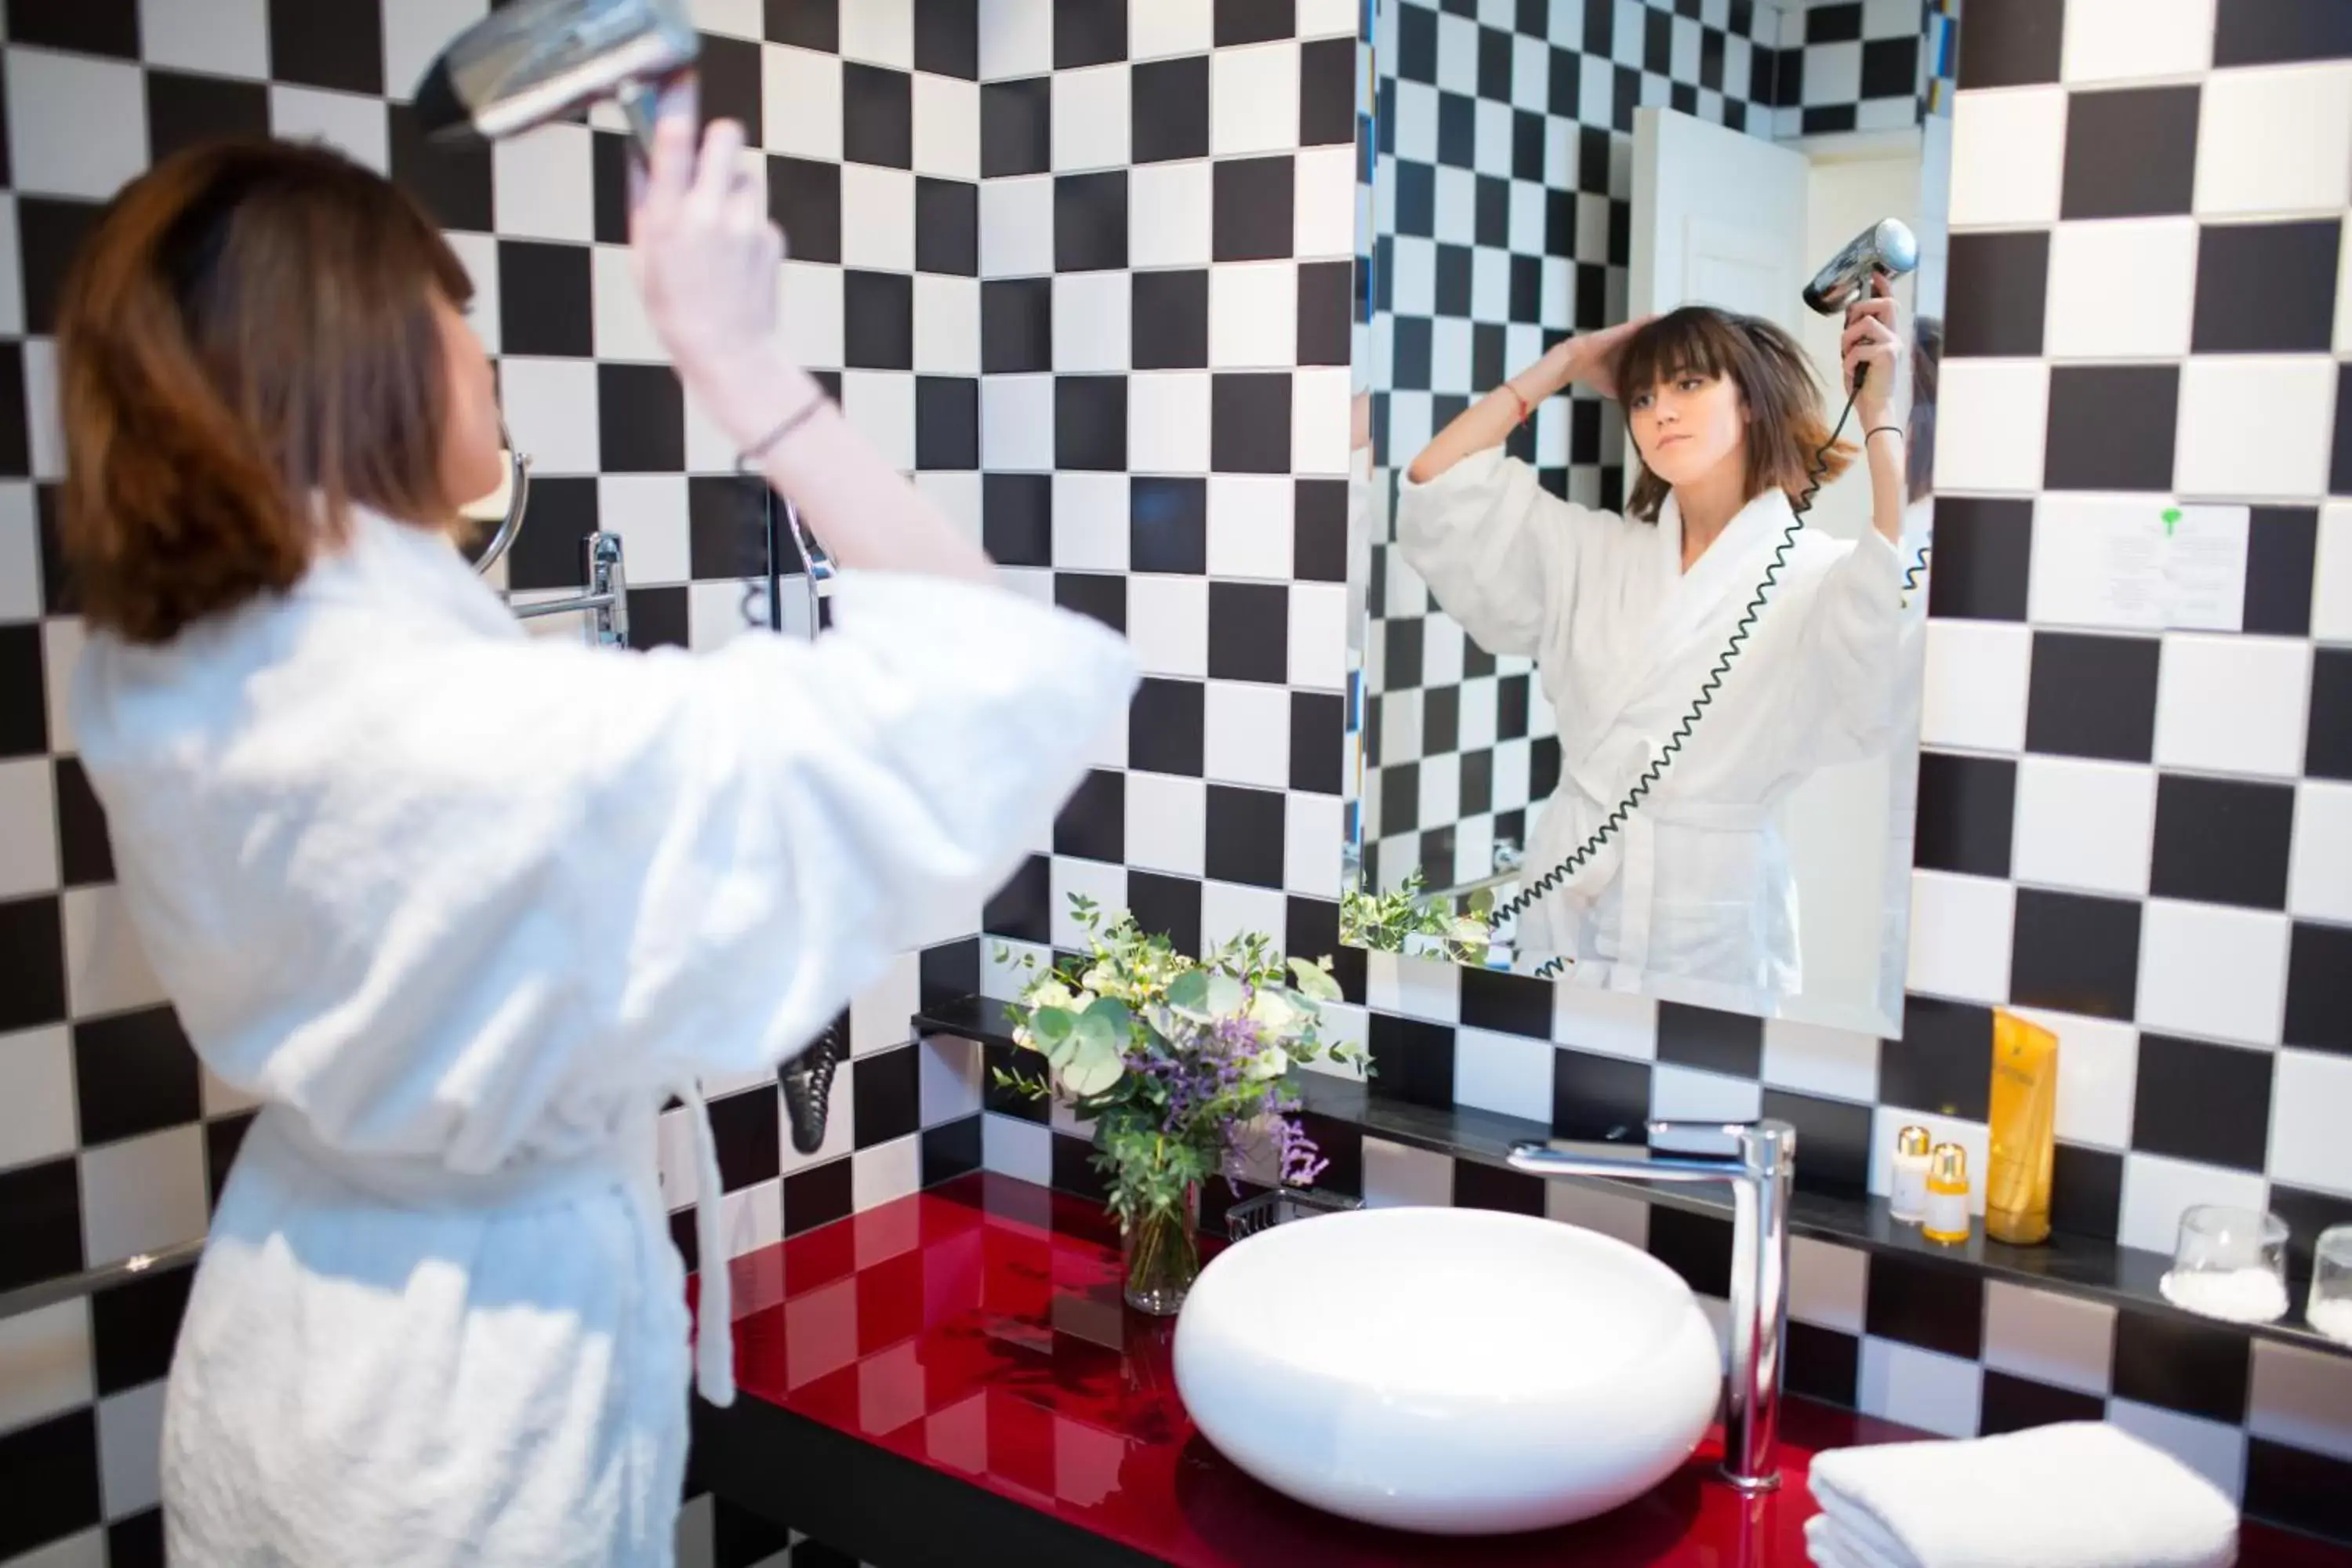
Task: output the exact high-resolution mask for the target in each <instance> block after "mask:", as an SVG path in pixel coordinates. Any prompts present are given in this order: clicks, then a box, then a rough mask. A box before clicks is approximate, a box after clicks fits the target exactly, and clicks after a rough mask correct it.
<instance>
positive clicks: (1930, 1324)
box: [1863, 1253, 1984, 1361]
mask: <svg viewBox="0 0 2352 1568" xmlns="http://www.w3.org/2000/svg"><path fill="white" fill-rule="evenodd" d="M1869 1275H1870V1283H1869V1294H1868V1296H1867V1297H1866V1299H1865V1305H1864V1314H1863V1326H1864V1329H1865V1330H1866V1331H1868V1332H1869V1333H1871V1334H1873V1335H1875V1336H1877V1337H1878V1338H1881V1339H1890V1340H1900V1341H1902V1342H1904V1343H1906V1344H1913V1345H1918V1346H1920V1347H1921V1348H1922V1349H1925V1350H1931V1351H1940V1352H1943V1353H1944V1354H1946V1355H1950V1356H1958V1357H1959V1358H1961V1359H1962V1360H1964V1361H1974V1360H1976V1359H1977V1357H1978V1356H1979V1354H1981V1353H1982V1352H1983V1349H1984V1292H1983V1291H1982V1290H1981V1289H1977V1287H1976V1283H1975V1281H1973V1280H1969V1279H1956V1278H1955V1277H1954V1276H1953V1274H1952V1272H1951V1271H1950V1270H1949V1269H1948V1268H1942V1267H1940V1266H1938V1265H1936V1264H1932V1263H1921V1262H1918V1261H1916V1260H1914V1259H1912V1258H1903V1257H1898V1256H1895V1255H1893V1254H1889V1253H1880V1254H1879V1255H1878V1256H1876V1257H1874V1258H1872V1259H1871V1260H1870V1271H1869Z"/></svg>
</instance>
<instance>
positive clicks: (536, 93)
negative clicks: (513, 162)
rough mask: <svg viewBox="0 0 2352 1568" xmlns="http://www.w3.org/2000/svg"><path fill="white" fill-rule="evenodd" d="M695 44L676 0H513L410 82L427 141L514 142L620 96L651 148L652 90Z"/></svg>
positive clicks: (686, 61) (686, 63)
mask: <svg viewBox="0 0 2352 1568" xmlns="http://www.w3.org/2000/svg"><path fill="white" fill-rule="evenodd" d="M700 52H701V40H700V38H699V37H698V36H697V35H696V33H695V30H694V24H693V22H692V21H690V20H689V19H688V17H687V16H686V13H685V11H684V10H683V8H682V7H681V6H680V5H678V3H677V0H515V3H514V4H512V5H507V6H505V7H504V8H503V9H500V10H496V11H493V12H491V13H490V14H489V15H488V16H485V17H483V18H482V19H481V20H480V21H478V22H477V23H475V24H474V25H473V26H470V27H468V28H467V29H466V30H465V31H464V32H462V33H460V34H458V35H457V37H456V38H454V39H452V40H451V41H450V43H449V47H447V48H445V49H443V50H442V51H441V55H440V58H437V59H436V60H435V61H434V62H433V64H432V67H431V68H429V69H427V70H426V71H425V79H424V80H422V81H420V82H418V83H417V84H416V117H417V120H418V121H419V122H420V123H421V124H422V125H423V126H424V129H425V133H426V134H427V135H430V136H435V137H441V138H448V137H453V136H463V135H474V136H479V137H482V138H484V139H485V140H488V141H496V140H498V139H499V138H500V137H504V136H512V135H514V134H516V133H517V132H523V131H529V130H530V129H531V128H532V127H534V126H537V125H542V124H545V123H546V122H547V121H551V120H553V119H555V118H557V117H558V116H560V115H563V114H567V113H570V112H571V111H572V110H576V109H579V108H582V107H583V106H585V105H587V104H591V103H595V102H599V101H601V100H604V99H614V100H618V101H619V103H620V105H621V108H622V110H623V111H624V112H625V113H626V114H627V115H628V117H629V125H630V129H631V130H633V131H634V132H635V133H636V138H637V143H638V145H639V146H640V147H642V148H644V149H646V150H647V151H651V149H652V147H653V135H654V98H655V89H656V88H658V86H659V85H660V84H661V83H662V82H663V81H664V80H666V79H668V78H670V77H673V76H676V75H677V73H679V72H680V71H683V70H685V69H687V68H689V67H691V66H692V65H693V64H694V62H695V59H696V58H697V56H698V55H699V53H700Z"/></svg>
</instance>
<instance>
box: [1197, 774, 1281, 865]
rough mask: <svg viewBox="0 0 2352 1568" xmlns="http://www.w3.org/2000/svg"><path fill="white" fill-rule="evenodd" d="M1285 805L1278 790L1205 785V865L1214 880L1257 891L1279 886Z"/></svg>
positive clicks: (1232, 785)
mask: <svg viewBox="0 0 2352 1568" xmlns="http://www.w3.org/2000/svg"><path fill="white" fill-rule="evenodd" d="M1283 801H1284V796H1283V793H1282V791H1280V790H1269V789H1244V788H1241V787H1240V786H1238V785H1234V784H1211V785H1210V786H1209V802H1208V840H1207V845H1206V849H1205V856H1206V858H1205V860H1204V862H1203V865H1204V868H1205V869H1206V870H1207V872H1208V874H1209V876H1210V877H1211V878H1212V879H1214V880H1216V881H1220V882H1240V883H1244V884H1246V885H1248V886H1250V887H1256V888H1279V887H1281V886H1282V869H1283V809H1284V807H1283Z"/></svg>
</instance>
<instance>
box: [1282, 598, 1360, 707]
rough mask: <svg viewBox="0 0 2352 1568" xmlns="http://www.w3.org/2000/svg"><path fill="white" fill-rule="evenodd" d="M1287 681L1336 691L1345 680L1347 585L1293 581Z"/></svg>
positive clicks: (1309, 688) (1341, 687) (1346, 663)
mask: <svg viewBox="0 0 2352 1568" xmlns="http://www.w3.org/2000/svg"><path fill="white" fill-rule="evenodd" d="M1289 679H1290V684H1291V685H1293V686H1296V687H1301V688H1304V689H1307V690H1310V691H1338V690H1340V689H1343V688H1344V687H1345V686H1346V685H1347V683H1348V586H1347V584H1344V583H1294V584H1291V588H1290V671H1289Z"/></svg>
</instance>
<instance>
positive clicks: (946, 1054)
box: [915, 1035, 983, 1127]
mask: <svg viewBox="0 0 2352 1568" xmlns="http://www.w3.org/2000/svg"><path fill="white" fill-rule="evenodd" d="M915 1051H916V1057H915V1061H916V1069H917V1070H916V1093H917V1097H918V1100H919V1103H920V1105H921V1108H922V1109H921V1115H922V1122H923V1125H924V1126H926V1127H937V1126H939V1125H940V1123H941V1122H945V1121H955V1120H956V1119H958V1118H959V1117H964V1116H970V1115H971V1114H972V1113H974V1112H975V1111H977V1110H979V1109H980V1102H981V1085H982V1081H983V1078H982V1066H981V1050H980V1046H979V1043H978V1042H977V1041H973V1040H960V1039H957V1038H955V1037H953V1036H950V1035H934V1036H929V1037H926V1038H924V1039H922V1040H919V1041H918V1042H917V1043H916V1046H915Z"/></svg>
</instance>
